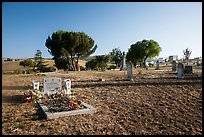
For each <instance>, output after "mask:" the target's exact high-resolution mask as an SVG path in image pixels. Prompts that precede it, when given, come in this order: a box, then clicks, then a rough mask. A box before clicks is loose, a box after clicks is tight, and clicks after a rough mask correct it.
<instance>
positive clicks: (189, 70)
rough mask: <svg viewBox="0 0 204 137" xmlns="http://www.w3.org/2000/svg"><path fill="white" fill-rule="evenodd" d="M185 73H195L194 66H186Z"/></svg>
mask: <svg viewBox="0 0 204 137" xmlns="http://www.w3.org/2000/svg"><path fill="white" fill-rule="evenodd" d="M184 73H185V74H189V73H193V67H192V66H185V69H184Z"/></svg>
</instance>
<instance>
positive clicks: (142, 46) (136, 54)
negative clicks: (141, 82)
mask: <svg viewBox="0 0 204 137" xmlns="http://www.w3.org/2000/svg"><path fill="white" fill-rule="evenodd" d="M160 52H161V47H160V46H159V44H158V43H157V42H156V41H154V40H142V41H138V42H136V43H135V44H132V45H131V46H130V49H129V50H128V53H127V56H126V58H127V60H128V61H131V62H132V63H133V64H136V63H138V62H140V63H141V62H143V66H144V67H145V68H147V66H146V63H145V62H146V59H147V58H153V57H155V56H158V55H159V53H160Z"/></svg>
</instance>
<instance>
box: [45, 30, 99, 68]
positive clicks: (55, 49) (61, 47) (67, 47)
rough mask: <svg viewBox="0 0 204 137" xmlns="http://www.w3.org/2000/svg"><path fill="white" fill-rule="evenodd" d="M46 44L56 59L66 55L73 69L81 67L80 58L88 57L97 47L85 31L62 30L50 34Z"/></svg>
mask: <svg viewBox="0 0 204 137" xmlns="http://www.w3.org/2000/svg"><path fill="white" fill-rule="evenodd" d="M45 46H46V47H47V48H48V52H49V53H50V54H51V55H52V56H54V59H57V58H64V57H65V58H66V59H67V62H68V65H69V66H70V65H71V66H72V68H73V70H78V69H79V67H78V66H79V65H78V60H79V58H83V57H87V56H89V55H91V54H92V53H94V52H95V50H96V49H97V45H94V40H93V39H92V38H91V37H89V36H88V35H87V34H85V33H84V32H73V31H71V32H69V31H62V30H59V31H56V32H54V33H53V34H52V36H51V37H50V36H48V38H47V39H46V43H45Z"/></svg>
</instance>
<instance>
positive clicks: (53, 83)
mask: <svg viewBox="0 0 204 137" xmlns="http://www.w3.org/2000/svg"><path fill="white" fill-rule="evenodd" d="M43 84H44V85H43V88H44V89H43V90H44V91H43V94H48V95H51V94H54V93H57V92H61V90H62V80H61V78H57V77H50V78H44V83H43Z"/></svg>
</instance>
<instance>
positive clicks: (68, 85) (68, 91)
mask: <svg viewBox="0 0 204 137" xmlns="http://www.w3.org/2000/svg"><path fill="white" fill-rule="evenodd" d="M64 82H65V87H66V88H65V94H68V95H71V80H70V79H65V80H64Z"/></svg>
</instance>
